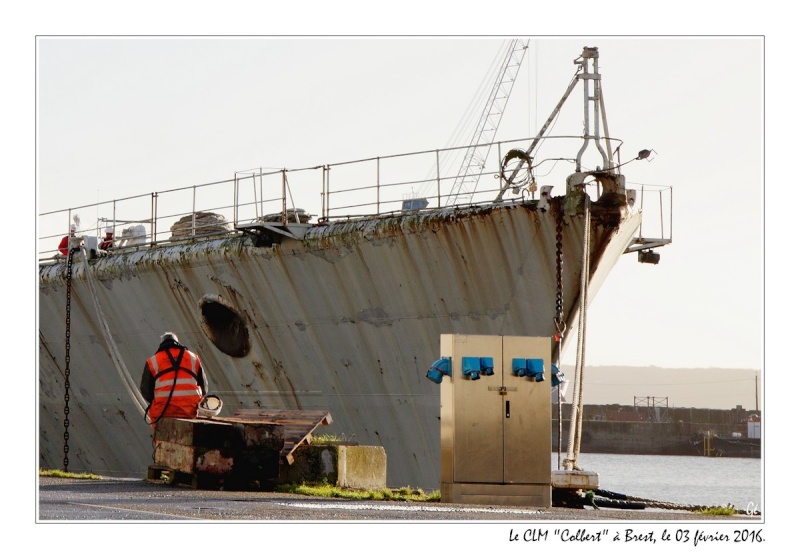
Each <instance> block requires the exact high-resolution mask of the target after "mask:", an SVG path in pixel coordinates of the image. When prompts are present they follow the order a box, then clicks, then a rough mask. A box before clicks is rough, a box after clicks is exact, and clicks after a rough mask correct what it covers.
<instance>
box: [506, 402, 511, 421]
mask: <svg viewBox="0 0 800 559" xmlns="http://www.w3.org/2000/svg"><path fill="white" fill-rule="evenodd" d="M506 417H511V402H510V401H509V400H506Z"/></svg>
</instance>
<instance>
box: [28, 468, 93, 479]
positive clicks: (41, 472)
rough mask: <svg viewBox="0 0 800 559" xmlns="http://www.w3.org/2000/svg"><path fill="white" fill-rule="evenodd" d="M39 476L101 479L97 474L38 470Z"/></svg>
mask: <svg viewBox="0 0 800 559" xmlns="http://www.w3.org/2000/svg"><path fill="white" fill-rule="evenodd" d="M39 475H40V476H44V477H63V478H69V479H103V477H102V476H98V475H97V474H90V473H86V472H64V471H62V470H39Z"/></svg>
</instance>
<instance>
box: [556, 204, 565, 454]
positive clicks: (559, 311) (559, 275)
mask: <svg viewBox="0 0 800 559" xmlns="http://www.w3.org/2000/svg"><path fill="white" fill-rule="evenodd" d="M563 226H564V208H563V207H562V205H561V204H560V203H559V204H557V205H556V315H555V317H553V323H554V325H555V327H556V332H557V333H556V336H555V337H556V341H557V342H558V357H557V363H556V366H557V367H558V368H559V369H561V344H562V341H563V339H564V331H565V330H566V329H567V326H566V324H564V235H563ZM556 390H557V391H558V462H557V464H558V467H559V468H561V447H562V444H563V441H562V438H563V436H562V433H563V427H562V417H561V388H560V387H559V388H557V389H556Z"/></svg>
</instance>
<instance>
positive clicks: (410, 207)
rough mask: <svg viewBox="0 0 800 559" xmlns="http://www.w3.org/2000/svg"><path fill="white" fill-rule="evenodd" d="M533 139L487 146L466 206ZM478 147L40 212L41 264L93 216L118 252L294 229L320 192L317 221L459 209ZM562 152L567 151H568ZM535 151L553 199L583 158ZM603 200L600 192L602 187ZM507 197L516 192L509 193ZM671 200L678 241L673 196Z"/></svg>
mask: <svg viewBox="0 0 800 559" xmlns="http://www.w3.org/2000/svg"><path fill="white" fill-rule="evenodd" d="M546 139H547V140H548V141H547V142H542V143H541V144H540V145H542V146H553V145H554V144H558V143H560V142H562V141H573V142H576V141H577V142H581V141H582V138H581V137H575V136H551V137H548V138H546ZM532 140H533V139H532V138H521V139H516V140H506V141H502V142H492V143H491V144H485V147H487V148H489V150H492V151H491V152H492V153H496V157H490V158H489V160H488V161H487V162H486V164H485V166H484V168H483V169H481V170H480V172H478V173H473V174H471V175H470V179H471V180H473V181H474V183H475V192H474V194H473V196H472V199H471V202H470V203H469V204H468V205H472V206H475V205H481V204H487V203H491V202H492V201H493V200H494V198H495V196H496V195H497V193H498V192H499V191H500V190H501V188H502V187H503V184H502V182H503V178H502V169H501V164H502V161H503V157H504V155H505V153H507V152H508V151H509V150H511V149H514V148H519V147H520V146H527V145H530V143H531V141H532ZM556 140H557V141H556ZM615 141H619V140H615ZM473 148H474V146H462V147H453V148H448V149H437V150H429V151H420V152H411V153H404V154H400V155H392V156H388V157H386V156H381V157H374V158H369V159H360V160H353V161H347V162H342V163H335V164H325V165H318V166H315V167H307V168H300V169H267V170H265V169H263V168H257V169H250V170H247V171H237V172H236V173H234V176H233V178H230V179H226V180H221V181H216V182H209V183H205V184H198V185H192V186H188V187H183V188H175V189H171V190H163V191H160V192H151V193H147V194H142V195H139V196H132V197H127V198H118V199H115V200H110V201H107V202H100V203H95V204H88V205H83V206H77V207H73V208H67V209H63V210H57V211H49V212H44V213H40V214H39V215H38V219H39V224H38V225H39V237H38V248H37V250H38V256H39V258H40V259H41V260H49V259H52V258H57V254H58V252H57V246H58V244H59V241H60V240H61V238H62V237H63V236H64V235H66V234H67V232H68V231H69V225H70V224H72V223H73V222H74V218H75V216H76V215H81V214H83V215H85V214H87V213H92V214H94V215H96V216H98V217H97V218H96V221H95V222H94V223H92V224H91V225H89V226H88V227H84V226H83V224H81V226H80V227H79V230H78V232H77V234H78V236H88V237H92V236H94V237H96V238H97V239H98V242H99V240H100V239H102V238H103V231H104V229H105V227H107V226H110V227H113V228H114V239H115V241H116V243H115V249H114V250H125V249H127V248H128V247H139V248H141V246H143V245H145V246H156V245H159V244H163V243H168V242H172V241H175V240H177V238H178V236H177V235H176V233H175V231H174V227H175V226H176V224H177V222H178V220H180V219H181V218H183V219H186V216H192V217H191V219H190V227H189V232H188V234H187V233H185V232H184V233H183V234H181V235H179V238H180V240H182V241H185V240H186V239H191V238H196V237H209V236H218V235H222V236H224V235H232V234H237V232H236V228H237V227H239V226H241V225H243V224H244V225H246V224H252V223H253V222H256V221H258V220H262V221H270V222H275V221H280V222H282V223H283V224H286V221H287V216H288V215H289V214H290V213H293V214H294V216H297V214H298V212H292V210H295V209H299V208H309V202H310V201H311V200H313V199H314V198H315V197H316V196H317V195H316V194H314V192H318V193H319V194H318V196H319V202H318V205H317V204H316V203H315V204H314V206H313V207H312V208H311V211H308V212H306V213H308V214H309V215H310V216H311V217H312V218H314V217H316V218H317V221H318V222H319V223H327V222H330V221H336V220H347V219H359V218H364V217H370V216H378V215H386V214H393V213H404V212H408V211H414V210H416V209H422V208H428V209H432V208H443V207H454V206H459V204H458V203H452V204H449V205H448V204H447V203H446V200H447V198H448V197H449V196H450V194H451V190H452V189H453V188H454V185H455V184H456V181H457V179H459V178H460V177H458V176H457V170H456V171H454V170H453V169H458V165H459V163H460V161H461V160H462V159H463V156H464V153H465V152H466V150H468V149H473ZM560 153H564V149H563V147H562V148H561V149H560ZM533 155H534V157H535V158H536V159H535V160H536V161H537V163H536V165H535V169H536V170H537V172H536V173H535V175H536V180H537V183H538V184H539V185H542V184H548V182H549V183H551V184H554V185H555V186H556V188H555V190H554V192H553V194H555V195H558V194H559V192H558V190H559V189H561V191H562V193H563V188H564V187H563V185H564V180H565V179H566V176H567V175H569V174H570V173H571V172H573V171H574V165H575V160H574V159H568V158H563V157H557V152H555V151H554V150H553V149H552V148H550V151H549V152H545V151H544V150H541V149H540V150H537V153H534V154H533ZM563 165H567V166H570V165H571V166H572V168H569V169H567V170H565V171H563V172H561V170H560V169H559V172H558V174H556V173H555V171H556V168H557V167H559V166H563ZM551 175H552V176H554V177H556V178H555V179H554V180H552V181H551V180H550V179H549V177H550V176H551ZM480 181H482V182H480ZM515 192H516V193H515V194H513V196H516V200H521V199H530V198H531V196H532V195H531V192H530V191H528V190H527V189H526V188H522V189H520V190H516V191H515ZM644 193H645V189H644V186H642V194H641V195H640V196H639V197H638V200H637V204H638V205H639V206H640V207H641V205H642V203H643V202H644V199H645V195H644ZM596 195H597V196H599V186H598V192H597V193H596ZM509 196H512V194H511V193H510V192H509ZM509 199H510V198H509ZM661 204H662V209H661V213H662V233H661V238H664V232H663V229H664V226H663V211H664V209H663V200H662V202H661ZM669 204H670V209H669V236H670V238H671V228H672V227H671V223H672V222H671V190H670V200H669ZM461 205H464V204H461ZM304 211H305V210H304ZM202 213H208V214H214V215H215V216H216V217H217V218H218V222H217V227H216V228H215V229H214V230H213V231H212V232H209V229H208V228H207V227H200V226H199V225H198V223H197V222H196V219H195V218H196V217H198V218H199V217H200V216H201V214H202ZM132 226H141V227H140V228H139V231H140V233H141V230H142V229H144V232H143V234H144V236H143V237H139V238H135V239H128V240H127V241H126V240H125V239H123V238H122V237H123V235H122V233H123V232H124V231H125V229H127V228H130V227H132ZM129 233H130V231H129ZM121 242H124V244H125V246H124V247H119V244H120V243H121Z"/></svg>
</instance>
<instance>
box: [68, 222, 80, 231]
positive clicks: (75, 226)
mask: <svg viewBox="0 0 800 559" xmlns="http://www.w3.org/2000/svg"><path fill="white" fill-rule="evenodd" d="M69 230H70V231H72V232H73V233H74V232H75V231H77V230H78V226H77V225H75V224H74V223H70V225H69Z"/></svg>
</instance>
